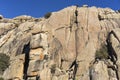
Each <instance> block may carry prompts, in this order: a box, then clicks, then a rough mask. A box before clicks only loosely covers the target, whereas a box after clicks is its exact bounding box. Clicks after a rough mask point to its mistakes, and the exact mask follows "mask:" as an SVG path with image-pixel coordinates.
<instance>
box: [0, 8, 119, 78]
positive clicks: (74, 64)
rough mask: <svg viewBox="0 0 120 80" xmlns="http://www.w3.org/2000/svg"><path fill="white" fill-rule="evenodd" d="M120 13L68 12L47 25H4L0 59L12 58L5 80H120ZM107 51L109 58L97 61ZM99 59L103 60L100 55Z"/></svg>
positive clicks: (18, 21) (0, 24)
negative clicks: (3, 56)
mask: <svg viewBox="0 0 120 80" xmlns="http://www.w3.org/2000/svg"><path fill="white" fill-rule="evenodd" d="M119 34H120V13H118V12H115V11H113V10H111V9H108V8H96V7H87V6H83V7H77V6H71V7H67V8H65V9H63V10H60V11H58V12H53V13H52V14H51V16H50V17H49V18H48V19H45V18H40V19H37V18H33V17H31V16H25V15H23V16H19V17H16V18H13V19H5V18H1V19H0V53H4V54H7V55H9V56H10V66H9V67H8V68H7V69H6V70H5V71H4V74H3V77H4V78H5V79H6V80H8V79H12V80H14V79H20V80H23V79H25V80H29V79H32V80H119V79H120V35H119ZM101 45H106V46H107V53H106V54H107V55H108V58H105V59H104V58H101V59H96V51H97V50H99V49H100V48H101V47H102V46H101ZM102 54H103V53H101V54H100V55H102Z"/></svg>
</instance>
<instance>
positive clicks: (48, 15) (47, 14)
mask: <svg viewBox="0 0 120 80" xmlns="http://www.w3.org/2000/svg"><path fill="white" fill-rule="evenodd" d="M51 14H52V13H51V12H48V13H46V14H45V15H44V18H46V19H48V18H49V17H50V16H51Z"/></svg>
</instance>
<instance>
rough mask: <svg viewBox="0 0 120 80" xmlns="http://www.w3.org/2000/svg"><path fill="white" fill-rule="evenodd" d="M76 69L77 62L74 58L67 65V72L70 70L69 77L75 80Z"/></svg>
mask: <svg viewBox="0 0 120 80" xmlns="http://www.w3.org/2000/svg"><path fill="white" fill-rule="evenodd" d="M72 68H73V69H72ZM77 69H78V63H77V61H76V60H74V61H73V62H72V64H71V66H70V67H69V72H70V73H71V71H72V74H71V75H69V79H72V80H76V73H77Z"/></svg>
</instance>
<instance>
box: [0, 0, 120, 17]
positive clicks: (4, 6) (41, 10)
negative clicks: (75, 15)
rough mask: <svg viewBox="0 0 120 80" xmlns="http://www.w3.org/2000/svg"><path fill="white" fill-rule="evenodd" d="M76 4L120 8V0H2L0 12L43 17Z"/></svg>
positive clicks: (7, 15)
mask: <svg viewBox="0 0 120 80" xmlns="http://www.w3.org/2000/svg"><path fill="white" fill-rule="evenodd" d="M76 4H77V5H79V6H82V5H83V4H87V5H89V6H97V7H103V8H104V7H110V8H112V9H114V10H118V9H120V0H0V14H1V15H3V16H4V17H6V18H13V17H16V16H19V15H30V16H33V17H41V16H43V15H44V14H45V13H47V12H53V11H58V10H61V9H63V8H65V7H67V6H71V5H76Z"/></svg>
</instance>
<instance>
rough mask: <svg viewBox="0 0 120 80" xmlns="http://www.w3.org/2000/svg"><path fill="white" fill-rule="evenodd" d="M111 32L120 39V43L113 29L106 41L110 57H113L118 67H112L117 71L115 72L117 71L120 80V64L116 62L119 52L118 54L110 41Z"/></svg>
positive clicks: (112, 59)
mask: <svg viewBox="0 0 120 80" xmlns="http://www.w3.org/2000/svg"><path fill="white" fill-rule="evenodd" d="M111 34H113V35H114V37H115V38H116V39H117V40H118V41H119V43H120V40H119V39H118V37H117V35H116V34H115V33H114V32H113V31H111V32H110V33H109V34H108V38H107V40H106V42H107V48H108V53H109V56H110V59H111V61H112V62H113V63H114V65H116V68H114V69H113V67H112V69H113V70H114V71H115V73H116V77H117V80H119V75H118V65H117V64H116V62H117V60H118V59H117V54H116V52H115V50H114V49H113V47H112V42H111V41H110V36H111Z"/></svg>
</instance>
